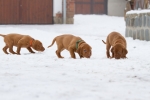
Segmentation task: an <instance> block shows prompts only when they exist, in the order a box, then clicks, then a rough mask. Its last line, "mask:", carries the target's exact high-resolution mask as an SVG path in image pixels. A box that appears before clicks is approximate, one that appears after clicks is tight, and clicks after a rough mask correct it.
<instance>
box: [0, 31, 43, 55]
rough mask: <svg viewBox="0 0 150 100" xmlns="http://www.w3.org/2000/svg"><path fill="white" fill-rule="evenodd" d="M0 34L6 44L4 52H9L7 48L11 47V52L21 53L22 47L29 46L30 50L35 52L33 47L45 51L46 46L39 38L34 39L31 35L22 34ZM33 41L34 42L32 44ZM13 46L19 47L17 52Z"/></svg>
mask: <svg viewBox="0 0 150 100" xmlns="http://www.w3.org/2000/svg"><path fill="white" fill-rule="evenodd" d="M0 36H2V37H4V42H5V44H6V45H5V46H4V48H3V51H4V53H6V54H9V53H8V52H7V49H8V48H9V52H10V53H12V54H18V55H20V50H21V48H23V47H24V48H27V49H28V51H29V52H31V53H35V52H34V51H33V50H32V49H31V47H32V48H33V49H35V50H37V51H44V50H45V48H44V47H43V45H42V43H41V42H40V41H39V40H34V39H33V38H32V37H30V36H29V35H21V34H15V33H12V34H7V35H2V34H0ZM31 43H32V44H31ZM13 46H16V47H17V53H16V52H14V51H13Z"/></svg>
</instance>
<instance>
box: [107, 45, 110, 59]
mask: <svg viewBox="0 0 150 100" xmlns="http://www.w3.org/2000/svg"><path fill="white" fill-rule="evenodd" d="M110 47H111V45H110V44H106V55H107V58H110V53H109V50H110Z"/></svg>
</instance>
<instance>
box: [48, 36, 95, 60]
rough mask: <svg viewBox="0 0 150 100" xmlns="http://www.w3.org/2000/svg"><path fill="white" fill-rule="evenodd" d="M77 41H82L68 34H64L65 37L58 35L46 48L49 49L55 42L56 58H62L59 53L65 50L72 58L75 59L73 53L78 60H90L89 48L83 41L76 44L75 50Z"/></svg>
mask: <svg viewBox="0 0 150 100" xmlns="http://www.w3.org/2000/svg"><path fill="white" fill-rule="evenodd" d="M78 40H82V39H81V38H80V37H76V36H73V35H70V34H65V35H60V36H57V37H55V38H54V39H53V41H52V44H51V45H50V46H48V47H51V46H52V45H53V44H54V43H55V41H56V44H57V50H56V55H57V56H58V58H64V57H62V56H61V52H62V51H63V50H64V49H66V50H68V51H69V52H70V55H71V57H72V58H76V56H75V52H77V53H78V54H79V56H80V58H82V57H86V58H90V57H91V54H92V52H91V49H92V48H91V47H90V46H89V45H88V44H87V43H85V41H83V40H82V41H81V42H79V44H78V48H77V50H76V42H77V41H78Z"/></svg>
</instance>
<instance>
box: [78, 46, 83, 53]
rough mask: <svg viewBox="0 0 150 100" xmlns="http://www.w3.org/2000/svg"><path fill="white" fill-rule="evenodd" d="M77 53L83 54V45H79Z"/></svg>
mask: <svg viewBox="0 0 150 100" xmlns="http://www.w3.org/2000/svg"><path fill="white" fill-rule="evenodd" d="M77 53H78V54H79V55H82V47H81V46H79V47H78V49H77Z"/></svg>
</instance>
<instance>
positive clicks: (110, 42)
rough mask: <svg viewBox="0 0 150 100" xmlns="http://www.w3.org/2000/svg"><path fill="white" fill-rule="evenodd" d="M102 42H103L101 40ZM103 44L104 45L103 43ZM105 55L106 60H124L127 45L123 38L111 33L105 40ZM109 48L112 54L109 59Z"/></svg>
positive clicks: (118, 34) (116, 33)
mask: <svg viewBox="0 0 150 100" xmlns="http://www.w3.org/2000/svg"><path fill="white" fill-rule="evenodd" d="M102 41H103V40H102ZM103 43H105V42H104V41H103ZM105 44H106V50H107V51H106V55H107V58H115V59H120V58H126V54H127V53H128V51H127V49H126V47H127V43H126V40H125V38H124V37H123V36H122V35H121V34H120V33H118V32H111V33H110V34H109V35H108V36H107V40H106V43H105ZM111 46H112V48H111V52H112V57H110V54H109V50H110V47H111Z"/></svg>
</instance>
